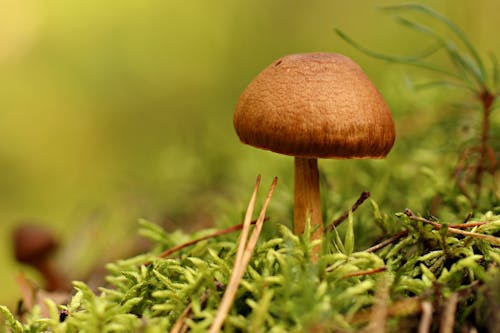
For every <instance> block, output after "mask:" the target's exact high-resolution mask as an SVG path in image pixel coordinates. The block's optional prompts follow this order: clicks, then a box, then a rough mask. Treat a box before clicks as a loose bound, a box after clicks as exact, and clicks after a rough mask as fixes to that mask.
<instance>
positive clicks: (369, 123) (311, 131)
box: [234, 53, 395, 239]
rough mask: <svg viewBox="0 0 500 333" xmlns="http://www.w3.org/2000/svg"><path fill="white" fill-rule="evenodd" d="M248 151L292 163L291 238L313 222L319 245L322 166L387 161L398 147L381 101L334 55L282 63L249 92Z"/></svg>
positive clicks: (239, 114)
mask: <svg viewBox="0 0 500 333" xmlns="http://www.w3.org/2000/svg"><path fill="white" fill-rule="evenodd" d="M234 127H235V129H236V133H237V134H238V136H239V138H240V140H241V141H242V142H243V143H246V144H249V145H252V146H255V147H257V148H262V149H266V150H271V151H273V152H277V153H281V154H285V155H291V156H294V157H295V195H294V200H295V207H294V232H295V233H296V234H301V233H303V231H304V228H305V225H306V219H307V218H310V223H311V226H313V227H314V226H318V227H317V229H316V232H315V233H314V234H313V235H312V238H313V239H318V238H320V237H321V235H322V232H323V222H322V214H321V206H320V192H319V176H318V167H317V158H338V159H352V158H384V157H385V156H386V155H387V154H388V153H389V151H390V150H391V148H392V146H393V144H394V140H395V129H394V122H393V119H392V115H391V113H390V111H389V109H388V107H387V105H386V103H385V102H384V100H383V98H382V96H381V95H380V93H379V92H378V91H377V89H376V88H375V86H374V85H373V84H372V83H371V82H370V80H369V79H368V77H367V76H366V74H365V73H364V72H363V71H362V69H361V68H360V67H359V66H358V65H357V64H356V63H355V62H354V61H352V60H351V59H349V58H347V57H345V56H343V55H340V54H334V53H305V54H293V55H287V56H284V57H282V58H280V59H278V60H276V61H275V62H274V63H272V64H271V65H269V66H268V67H267V68H266V69H264V70H263V71H262V72H261V73H260V74H259V75H257V77H256V78H255V79H254V80H253V81H252V82H251V83H250V84H249V85H248V86H247V88H246V89H245V91H244V92H243V94H242V95H241V97H240V99H239V101H238V104H237V106H236V110H235V113H234Z"/></svg>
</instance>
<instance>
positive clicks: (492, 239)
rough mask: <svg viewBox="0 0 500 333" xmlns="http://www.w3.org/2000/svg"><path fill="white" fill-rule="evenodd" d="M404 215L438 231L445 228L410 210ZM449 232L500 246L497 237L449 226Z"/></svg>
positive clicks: (499, 238)
mask: <svg viewBox="0 0 500 333" xmlns="http://www.w3.org/2000/svg"><path fill="white" fill-rule="evenodd" d="M404 214H405V215H406V216H408V218H409V219H410V220H414V221H419V222H424V223H427V224H430V225H432V226H433V227H434V229H436V230H439V229H441V227H442V226H443V225H441V224H440V223H437V222H434V221H430V220H428V219H426V218H423V217H420V216H417V215H415V214H414V213H413V212H412V211H411V210H410V209H408V208H407V209H405V211H404ZM448 232H449V233H451V234H456V235H462V236H466V237H473V238H479V239H482V240H484V241H486V242H488V243H491V244H493V245H500V237H495V236H491V235H485V234H479V233H477V232H470V231H463V230H460V229H457V228H453V227H449V226H448Z"/></svg>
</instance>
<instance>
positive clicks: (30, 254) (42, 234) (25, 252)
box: [13, 224, 71, 291]
mask: <svg viewBox="0 0 500 333" xmlns="http://www.w3.org/2000/svg"><path fill="white" fill-rule="evenodd" d="M13 241H14V244H13V245H14V255H15V257H16V259H17V261H19V262H21V263H23V264H26V265H29V266H31V267H33V268H35V269H36V270H37V271H38V272H40V274H41V275H42V276H43V278H44V280H45V289H46V290H47V291H55V290H68V289H70V288H71V286H70V284H69V282H68V280H67V279H66V278H65V277H64V276H63V275H62V274H61V273H60V272H59V271H58V270H57V269H56V268H55V267H54V266H53V264H52V262H51V260H50V259H51V256H52V255H53V254H54V252H55V251H56V250H57V248H58V246H59V244H58V242H57V240H56V239H55V237H54V236H53V235H52V234H51V233H50V232H49V231H48V230H46V229H45V228H42V227H40V226H38V225H31V224H23V225H20V226H18V227H17V228H16V229H15V230H14V233H13Z"/></svg>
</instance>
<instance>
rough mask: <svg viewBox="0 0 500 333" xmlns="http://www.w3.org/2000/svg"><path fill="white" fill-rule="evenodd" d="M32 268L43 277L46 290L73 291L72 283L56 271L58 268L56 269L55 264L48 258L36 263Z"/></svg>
mask: <svg viewBox="0 0 500 333" xmlns="http://www.w3.org/2000/svg"><path fill="white" fill-rule="evenodd" d="M32 266H33V267H34V268H36V269H37V270H38V271H39V272H40V274H41V275H42V276H43V278H44V280H45V290H47V291H56V290H59V291H62V290H71V284H70V282H69V281H68V280H67V279H66V277H65V276H63V275H62V273H60V272H59V271H58V270H57V269H56V267H54V265H53V263H52V262H51V261H50V260H49V259H48V258H45V259H41V260H40V261H38V262H34V263H32Z"/></svg>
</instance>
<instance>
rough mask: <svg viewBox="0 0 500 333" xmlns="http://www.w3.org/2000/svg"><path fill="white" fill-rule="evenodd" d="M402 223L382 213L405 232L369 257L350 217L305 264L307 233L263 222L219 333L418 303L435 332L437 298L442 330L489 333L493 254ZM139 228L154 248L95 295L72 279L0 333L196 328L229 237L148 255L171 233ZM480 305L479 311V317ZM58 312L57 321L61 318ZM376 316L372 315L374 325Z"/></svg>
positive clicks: (352, 327) (486, 223) (328, 322)
mask: <svg viewBox="0 0 500 333" xmlns="http://www.w3.org/2000/svg"><path fill="white" fill-rule="evenodd" d="M378 214H379V213H378ZM412 216H415V215H412ZM412 216H408V215H407V214H398V216H397V217H394V218H388V219H387V222H388V223H389V222H391V223H395V221H393V220H394V219H397V220H398V221H399V223H400V225H401V228H402V229H403V230H407V231H406V232H403V233H402V235H403V236H402V237H400V238H399V239H397V240H395V241H393V242H392V243H390V244H388V245H387V246H385V247H383V248H381V249H379V250H378V251H377V252H376V253H375V252H374V251H373V248H371V249H368V250H367V251H358V252H355V251H353V250H352V249H353V247H354V246H353V245H354V243H353V242H354V235H353V234H352V233H351V232H349V229H351V230H352V228H353V223H354V219H353V216H352V215H351V217H350V218H349V220H348V222H347V223H348V225H347V229H348V231H347V232H346V234H345V237H344V238H343V239H341V237H340V236H339V235H338V234H336V233H335V232H331V233H330V234H328V235H327V237H326V238H325V239H324V242H325V244H323V245H324V246H323V249H324V251H323V252H324V253H323V254H322V255H321V256H320V257H319V260H318V261H317V263H312V261H311V260H310V259H311V256H312V255H313V248H314V246H315V244H314V243H311V242H309V235H308V233H306V234H304V235H303V236H300V237H299V236H296V235H294V234H293V233H292V232H291V231H290V230H289V229H288V228H287V227H286V226H284V225H280V224H274V227H275V228H276V229H277V233H276V235H275V236H274V237H271V238H269V239H261V240H260V242H259V244H258V246H257V247H256V249H255V252H254V255H253V256H252V258H251V260H250V264H249V266H248V267H247V270H246V272H245V275H244V277H243V281H242V282H241V285H240V288H239V290H238V293H237V295H236V299H235V301H234V304H233V307H232V308H231V311H230V313H229V314H228V316H227V317H226V320H225V324H224V327H223V331H224V332H302V331H307V330H308V329H312V328H314V329H319V328H321V329H323V330H324V331H345V332H351V331H357V330H359V329H361V328H362V327H365V326H367V325H372V326H373V325H379V326H380V325H382V327H384V328H385V329H388V330H389V331H396V330H401V329H402V328H404V329H414V328H416V327H418V325H419V324H420V322H421V317H422V314H421V309H422V304H423V303H424V302H428V303H430V304H432V305H433V311H432V316H433V317H434V321H433V322H435V323H436V324H435V325H438V326H439V320H438V318H440V317H441V316H442V315H443V314H444V313H445V311H446V309H447V307H449V306H450V305H449V302H448V300H449V299H451V297H455V299H456V296H457V295H458V296H459V297H458V299H456V301H455V304H454V306H455V308H456V310H455V311H453V313H452V314H453V321H452V324H453V325H456V326H457V327H459V326H461V325H470V326H474V327H476V328H478V329H480V330H481V329H484V330H487V329H488V328H491V327H492V326H491V325H492V322H491V320H494V319H495V318H496V319H498V318H497V317H495V313H496V316H498V311H499V310H500V309H499V308H498V300H497V299H496V298H495V297H496V296H498V281H499V277H498V275H499V274H498V265H499V264H500V250H499V249H498V247H495V246H494V244H491V243H490V242H489V241H487V240H484V239H482V238H479V237H475V236H463V235H460V234H458V235H457V234H453V233H450V228H451V227H450V228H446V227H444V224H443V225H442V226H443V227H441V228H440V229H436V226H433V225H431V224H428V223H425V222H422V221H418V220H416V219H413V218H412ZM389 220H391V221H389ZM474 222H475V223H476V222H477V226H475V227H474V229H473V231H472V232H473V233H474V234H481V235H490V237H491V239H490V241H491V240H493V241H495V240H498V239H499V238H497V237H495V236H491V235H495V234H496V235H498V233H499V232H500V216H497V215H493V214H492V213H487V214H485V215H483V216H481V217H480V218H479V219H478V220H477V221H476V220H475V221H474ZM268 223H270V224H272V223H273V222H272V221H271V222H268ZM435 223H436V222H435ZM469 223H470V222H469ZM141 233H142V234H145V235H154V237H151V238H154V242H155V245H156V246H155V247H154V250H152V251H151V252H149V253H146V254H143V255H140V256H136V257H133V258H130V259H126V260H119V261H117V262H115V263H111V264H109V265H108V270H109V275H108V277H107V281H108V282H109V286H108V287H106V288H101V289H100V292H99V293H97V294H96V293H94V292H92V291H91V290H90V289H89V287H87V286H86V284H85V283H82V282H75V283H74V287H75V290H76V293H75V294H74V296H73V298H72V299H71V301H70V302H69V304H67V305H61V306H56V305H55V304H54V303H53V302H52V301H50V300H47V304H48V308H49V309H50V311H49V316H48V318H42V317H41V316H40V313H39V310H37V307H35V309H34V311H32V313H31V314H30V315H29V316H28V317H26V318H25V319H24V320H23V322H20V321H18V320H17V319H15V318H14V316H12V314H11V313H10V312H9V311H8V310H7V308H5V307H2V308H0V309H1V310H0V311H2V313H3V314H4V316H5V318H6V320H5V323H4V325H3V328H2V329H1V331H9V330H10V331H12V332H47V331H49V332H138V331H139V332H165V331H167V330H171V329H172V327H173V326H174V325H175V324H176V322H177V321H178V320H179V318H181V319H182V325H185V327H186V329H187V328H189V329H190V331H192V332H205V331H207V329H208V327H209V326H210V324H211V323H212V320H213V318H214V315H215V313H216V312H217V309H218V306H219V303H220V300H221V297H222V294H223V293H224V290H225V286H226V284H227V282H228V279H229V276H230V274H231V267H232V262H233V260H234V255H235V252H236V242H237V233H233V234H229V235H224V236H221V237H217V238H210V239H207V240H204V241H201V242H198V243H196V244H194V245H193V246H191V247H187V248H185V249H183V250H181V251H179V252H176V253H174V254H172V256H171V257H170V258H159V257H158V253H160V252H161V251H162V250H164V249H165V244H172V243H173V239H172V236H171V235H168V234H167V233H165V232H160V230H159V229H158V227H157V226H156V225H153V224H151V223H149V222H145V221H142V222H141ZM326 245H329V246H326ZM496 245H498V244H496ZM328 248H329V250H328ZM495 295H496V296H495ZM482 309H485V311H489V313H490V314H491V315H490V316H484V314H483V313H481V311H482ZM61 311H64V313H65V314H67V317H65V318H64V321H62V322H61V319H62V317H61V315H60V314H61ZM377 313H379V314H380V313H382V314H383V316H382V317H380V315H377V316H379V317H378V318H377V317H376V315H375V314H377ZM377 323H378V324H377ZM368 327H370V326H368Z"/></svg>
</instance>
